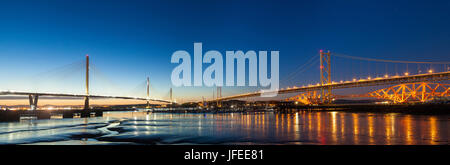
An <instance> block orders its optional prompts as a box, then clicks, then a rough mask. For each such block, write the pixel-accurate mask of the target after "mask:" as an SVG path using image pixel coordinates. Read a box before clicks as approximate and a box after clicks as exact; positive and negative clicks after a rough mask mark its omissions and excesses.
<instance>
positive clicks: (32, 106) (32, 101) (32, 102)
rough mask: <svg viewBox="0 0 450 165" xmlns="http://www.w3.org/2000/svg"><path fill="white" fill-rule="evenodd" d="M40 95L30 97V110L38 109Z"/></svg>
mask: <svg viewBox="0 0 450 165" xmlns="http://www.w3.org/2000/svg"><path fill="white" fill-rule="evenodd" d="M38 98H39V95H28V99H29V101H30V110H36V109H37V103H38Z"/></svg>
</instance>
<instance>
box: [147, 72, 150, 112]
mask: <svg viewBox="0 0 450 165" xmlns="http://www.w3.org/2000/svg"><path fill="white" fill-rule="evenodd" d="M149 100H150V78H148V77H147V108H150V101H149Z"/></svg>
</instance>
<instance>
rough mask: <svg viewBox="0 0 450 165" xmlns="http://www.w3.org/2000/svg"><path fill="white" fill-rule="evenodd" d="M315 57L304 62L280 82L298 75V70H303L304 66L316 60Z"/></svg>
mask: <svg viewBox="0 0 450 165" xmlns="http://www.w3.org/2000/svg"><path fill="white" fill-rule="evenodd" d="M316 57H317V55H314V56H312V57H311V58H309V59H308V61H306V62H305V63H303V64H302V65H300V66H299V67H297V68H296V69H295V70H294V71H292V72H290V73H289V74H288V75H287V76H286V77H284V78H283V79H281V81H284V80H285V79H288V78H290V77H292V76H293V75H295V74H298V73H299V72H298V71H299V70H301V69H302V68H304V67H305V66H306V65H308V64H310V63H311V62H312V61H313V60H315V59H317V58H316Z"/></svg>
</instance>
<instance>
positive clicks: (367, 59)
mask: <svg viewBox="0 0 450 165" xmlns="http://www.w3.org/2000/svg"><path fill="white" fill-rule="evenodd" d="M331 55H333V56H336V57H342V58H350V59H355V60H364V61H376V62H389V63H403V64H450V62H420V61H398V60H383V59H374V58H366V57H356V56H349V55H344V54H336V53H333V54H331Z"/></svg>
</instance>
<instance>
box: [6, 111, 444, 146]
mask: <svg viewBox="0 0 450 165" xmlns="http://www.w3.org/2000/svg"><path fill="white" fill-rule="evenodd" d="M449 121H450V115H410V114H399V113H347V112H295V113H276V112H251V113H250V112H249V113H146V112H105V113H104V115H103V117H92V118H74V119H48V120H25V121H20V122H0V144H38V145H53V144H56V145H65V144H69V145H103V144H106V145H116V144H163V145H164V144H219V145H222V144H224V145H226V144H294V145H303V144H307V145H320V144H325V145H336V144H337V145H367V144H369V145H372V144H377V145H378V144H381V145H397V144H401V145H422V144H424V145H448V144H449V140H448V139H449V125H450V122H449Z"/></svg>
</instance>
